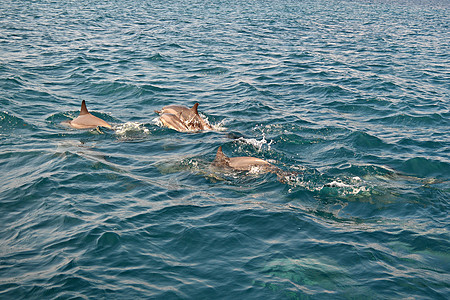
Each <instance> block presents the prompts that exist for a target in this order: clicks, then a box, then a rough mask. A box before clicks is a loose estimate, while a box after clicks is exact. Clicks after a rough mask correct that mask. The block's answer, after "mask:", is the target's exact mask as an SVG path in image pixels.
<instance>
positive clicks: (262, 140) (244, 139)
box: [237, 133, 273, 151]
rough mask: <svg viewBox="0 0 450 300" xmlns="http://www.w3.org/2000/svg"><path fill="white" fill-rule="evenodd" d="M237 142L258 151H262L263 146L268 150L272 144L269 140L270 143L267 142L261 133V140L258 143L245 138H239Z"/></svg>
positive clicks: (255, 140)
mask: <svg viewBox="0 0 450 300" xmlns="http://www.w3.org/2000/svg"><path fill="white" fill-rule="evenodd" d="M237 140H238V141H240V142H242V143H246V144H249V145H252V146H253V147H255V148H258V150H259V151H261V149H262V147H263V146H264V145H267V147H268V150H270V145H272V144H273V140H271V141H270V142H267V140H266V137H265V135H264V133H263V137H262V139H261V140H259V141H258V140H257V139H247V138H244V137H240V138H238V139H237Z"/></svg>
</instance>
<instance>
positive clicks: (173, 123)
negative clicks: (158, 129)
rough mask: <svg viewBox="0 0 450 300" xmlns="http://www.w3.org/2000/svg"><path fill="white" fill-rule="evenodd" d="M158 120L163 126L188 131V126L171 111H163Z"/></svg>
mask: <svg viewBox="0 0 450 300" xmlns="http://www.w3.org/2000/svg"><path fill="white" fill-rule="evenodd" d="M159 119H160V121H161V122H162V123H163V125H164V126H166V127H168V128H170V129H174V130H176V131H189V128H188V127H187V126H186V124H184V123H183V122H182V121H181V119H180V118H179V117H177V116H176V115H174V114H171V113H163V114H161V115H160V116H159Z"/></svg>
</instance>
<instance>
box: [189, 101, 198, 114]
mask: <svg viewBox="0 0 450 300" xmlns="http://www.w3.org/2000/svg"><path fill="white" fill-rule="evenodd" d="M197 107H198V102H197V103H195V104H194V106H192V107H191V110H192V112H193V113H194V114H196V115H198V111H197Z"/></svg>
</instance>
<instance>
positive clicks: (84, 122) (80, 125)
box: [64, 100, 112, 129]
mask: <svg viewBox="0 0 450 300" xmlns="http://www.w3.org/2000/svg"><path fill="white" fill-rule="evenodd" d="M64 123H67V124H69V126H70V127H72V128H75V129H89V128H96V127H98V126H101V127H106V128H112V127H111V125H109V124H108V123H106V122H105V121H103V120H102V119H100V118H97V117H96V116H93V115H91V114H90V113H89V112H88V110H87V108H86V102H85V101H84V100H83V101H82V102H81V111H80V115H79V116H78V117H76V118H75V119H73V120H72V121H67V122H64Z"/></svg>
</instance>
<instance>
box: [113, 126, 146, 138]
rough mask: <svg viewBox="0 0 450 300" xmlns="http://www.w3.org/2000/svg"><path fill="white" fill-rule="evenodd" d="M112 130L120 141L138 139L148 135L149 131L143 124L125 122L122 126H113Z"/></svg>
mask: <svg viewBox="0 0 450 300" xmlns="http://www.w3.org/2000/svg"><path fill="white" fill-rule="evenodd" d="M113 129H114V131H115V133H116V135H118V136H119V137H120V138H122V139H136V138H137V139H139V138H144V137H146V136H148V135H149V134H150V130H148V129H147V128H145V126H144V124H141V123H137V122H127V123H124V124H119V125H115V126H114V127H113Z"/></svg>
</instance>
